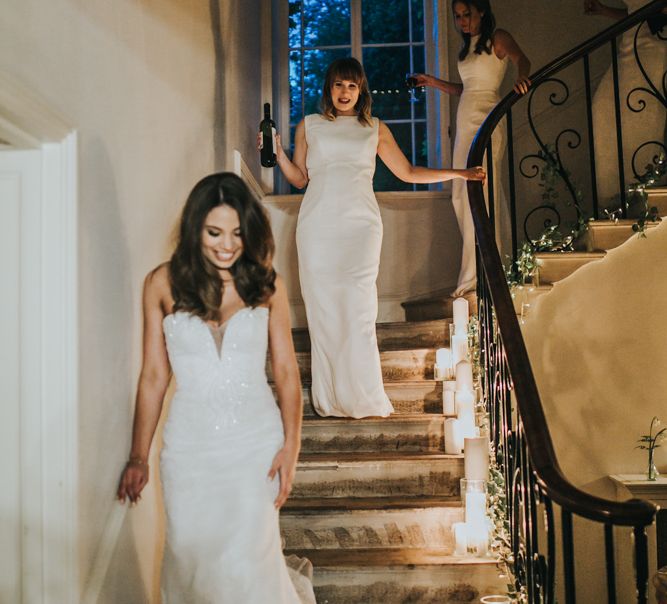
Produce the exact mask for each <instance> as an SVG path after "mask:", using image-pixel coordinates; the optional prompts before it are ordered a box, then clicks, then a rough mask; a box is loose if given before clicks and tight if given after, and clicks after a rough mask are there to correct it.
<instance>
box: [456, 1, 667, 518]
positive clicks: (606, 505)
mask: <svg viewBox="0 0 667 604" xmlns="http://www.w3.org/2000/svg"><path fill="white" fill-rule="evenodd" d="M665 7H667V0H654V2H651V3H650V4H647V5H646V6H645V7H643V8H641V9H640V10H638V11H636V12H634V13H632V14H631V15H629V16H628V17H627V18H625V19H623V20H622V21H619V22H617V23H615V24H614V25H612V26H611V27H609V28H607V29H605V30H604V31H602V32H601V33H600V34H598V35H596V36H595V37H593V38H591V39H590V40H588V41H586V42H584V43H582V44H580V45H578V46H577V47H575V48H574V49H572V50H571V51H569V52H567V53H565V54H563V55H562V56H560V57H558V58H557V59H555V60H554V61H552V62H551V63H549V64H548V65H546V66H545V67H543V68H542V69H540V70H539V71H537V72H536V73H535V74H533V76H532V77H531V81H532V85H533V87H535V86H537V85H539V84H540V83H541V82H543V81H544V80H546V79H547V78H549V77H550V76H552V75H553V74H555V73H557V72H560V71H562V70H563V69H564V68H566V67H568V66H569V65H571V64H572V63H574V62H575V61H577V60H579V59H581V58H582V57H583V56H584V55H586V54H588V53H590V52H591V51H593V50H595V49H597V48H599V47H601V46H603V45H604V44H607V43H609V42H610V41H611V40H612V39H614V38H616V37H617V36H618V35H620V34H622V33H623V32H625V31H627V30H628V29H630V28H631V27H632V26H633V25H637V24H638V23H640V22H642V21H645V20H646V18H647V17H650V16H652V15H654V14H656V13H658V12H660V11H661V10H663V9H665ZM520 98H521V96H520V95H518V94H517V93H515V92H511V93H510V94H508V95H507V96H506V97H504V98H503V99H502V100H501V101H500V102H499V103H498V104H497V105H496V107H495V108H494V109H493V111H492V112H491V113H490V114H489V116H488V117H487V118H486V120H485V121H484V123H483V124H482V126H481V128H480V129H479V131H478V132H477V135H476V137H475V139H474V141H473V144H472V147H471V149H470V153H469V155H468V167H472V166H479V165H482V163H483V158H484V153H485V150H486V148H487V145H488V144H489V142H490V140H491V135H492V133H493V131H494V129H495V127H496V126H497V125H498V123H499V122H500V120H501V119H502V118H503V117H504V116H505V115H507V113H508V112H509V110H510V109H511V107H512V106H513V105H514V104H515V103H516V102H517V101H518V100H519V99H520ZM467 187H468V197H469V202H470V209H471V212H472V218H473V223H474V227H475V234H476V237H477V246H478V249H479V255H480V262H481V265H482V267H483V269H484V274H485V276H486V280H487V288H488V290H489V293H490V297H491V300H492V302H493V305H494V308H495V315H496V319H497V324H498V328H499V330H500V335H501V337H502V342H503V345H504V348H505V354H506V361H507V365H508V367H509V371H510V375H511V379H512V385H513V389H514V392H515V395H516V401H517V407H518V412H519V416H520V418H521V422H522V424H523V427H524V437H525V440H526V443H527V445H528V452H529V456H530V461H531V464H532V469H533V472H534V474H535V477H536V479H537V482H538V483H539V485H540V487H541V489H542V490H543V491H544V493H545V494H546V495H547V496H548V497H550V498H551V500H552V501H554V502H555V503H557V504H558V505H560V506H561V507H562V508H563V509H565V510H567V511H569V512H572V513H574V514H577V515H579V516H582V517H584V518H588V519H590V520H594V521H597V522H602V523H607V524H614V525H621V526H634V527H640V526H641V527H645V526H648V525H649V524H651V523H652V522H653V521H654V519H655V515H656V512H657V507H656V506H655V505H653V504H652V503H649V502H648V501H644V500H638V499H631V500H628V501H625V502H618V501H613V500H608V499H603V498H600V497H596V496H594V495H591V494H589V493H586V492H584V491H582V490H580V489H578V488H577V487H575V486H574V485H573V484H572V483H571V482H570V481H569V480H568V479H567V478H566V477H565V475H564V474H563V472H562V470H561V468H560V466H559V463H558V459H557V457H556V453H555V451H554V447H553V442H552V440H551V435H550V433H549V428H548V426H547V422H546V417H545V414H544V409H543V407H542V403H541V400H540V396H539V393H538V389H537V384H536V382H535V377H534V375H533V371H532V368H531V365H530V360H529V357H528V352H527V350H526V346H525V343H524V340H523V336H522V334H521V330H520V327H519V322H518V319H517V315H516V312H515V310H514V305H513V302H512V298H511V294H510V290H509V287H508V285H507V282H506V279H505V272H504V269H503V265H502V262H501V259H500V254H499V251H498V248H497V246H496V241H495V234H494V228H493V226H492V224H491V221H490V219H489V217H488V214H487V211H486V204H485V200H484V190H483V186H482V184H481V183H479V182H472V181H468V183H467Z"/></svg>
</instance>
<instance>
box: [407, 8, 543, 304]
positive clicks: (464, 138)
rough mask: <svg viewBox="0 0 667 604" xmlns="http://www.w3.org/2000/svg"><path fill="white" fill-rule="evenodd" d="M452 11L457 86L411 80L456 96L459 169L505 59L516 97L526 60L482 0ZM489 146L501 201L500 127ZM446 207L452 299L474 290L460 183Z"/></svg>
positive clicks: (523, 85)
mask: <svg viewBox="0 0 667 604" xmlns="http://www.w3.org/2000/svg"><path fill="white" fill-rule="evenodd" d="M452 12H453V13H454V21H455V23H456V28H457V29H458V30H459V33H460V34H461V37H462V39H463V46H462V47H461V51H460V52H459V61H458V70H459V75H460V77H461V83H458V82H448V81H445V80H441V79H439V78H436V77H434V76H432V75H428V74H415V76H414V77H416V79H417V85H418V86H433V87H434V88H437V89H438V90H442V91H443V92H445V93H447V94H451V95H454V96H459V97H460V99H459V105H458V109H457V112H456V139H455V141H454V153H453V158H452V166H453V167H454V168H465V166H466V164H467V161H468V154H469V153H470V146H471V145H472V141H473V139H474V138H475V135H476V134H477V131H478V130H479V127H480V126H481V125H482V123H483V122H484V120H485V119H486V116H487V115H488V114H489V112H490V111H491V109H493V107H494V106H495V105H496V103H498V101H499V100H500V92H499V91H500V85H501V84H502V82H503V78H504V77H505V72H506V70H507V62H508V60H509V61H511V62H512V63H513V64H514V66H515V67H516V70H517V72H518V76H517V79H516V83H515V85H514V90H515V91H516V92H517V93H519V94H525V93H526V92H528V88H529V86H530V80H529V79H528V75H529V73H530V61H528V58H527V57H526V55H525V54H524V53H523V52H522V51H521V49H520V48H519V46H518V44H517V43H516V42H515V40H514V38H513V37H512V36H511V35H510V33H509V32H507V31H505V30H504V29H496V19H495V17H494V16H493V12H492V11H491V6H490V4H489V2H488V0H469V1H463V0H454V2H452ZM491 146H492V149H493V179H494V193H495V195H494V197H495V199H496V202H498V201H499V200H500V199H501V195H500V191H501V187H500V166H501V159H502V156H503V154H504V149H505V133H504V129H503V128H502V127H498V128H496V129H495V131H494V133H493V137H492V140H491ZM452 203H453V204H454V211H455V212H456V219H457V221H458V224H459V230H460V231H461V237H462V239H463V248H462V252H461V269H460V271H459V276H458V280H457V284H456V289H455V290H454V292H453V294H452V295H453V296H462V295H463V294H465V293H466V292H469V291H472V290H474V289H475V287H476V284H477V268H476V263H475V230H474V227H473V222H472V214H471V213H470V206H469V204H468V190H467V187H466V185H465V182H462V181H454V182H453V183H452ZM497 214H501V212H497Z"/></svg>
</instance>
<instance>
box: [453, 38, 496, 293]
mask: <svg viewBox="0 0 667 604" xmlns="http://www.w3.org/2000/svg"><path fill="white" fill-rule="evenodd" d="M478 39H479V36H472V38H471V41H470V51H469V52H468V55H467V56H466V58H465V59H464V60H463V61H459V62H458V69H459V75H460V77H461V82H462V83H463V94H461V98H460V99H459V106H458V109H457V111H456V139H455V141H454V154H453V157H452V167H453V168H458V169H461V168H465V167H466V164H467V161H468V153H470V146H471V145H472V141H473V139H474V138H475V135H476V134H477V130H479V127H480V126H481V125H482V122H483V121H484V120H485V119H486V116H487V115H488V114H489V113H490V111H491V109H493V107H494V106H495V105H496V103H497V102H498V101H499V100H500V96H499V90H500V85H501V84H502V81H503V78H504V77H505V72H506V71H507V62H508V60H507V57H505V58H504V59H502V60H501V59H499V58H498V57H497V56H496V54H495V52H494V51H493V49H492V50H491V53H490V54H487V53H485V52H482V53H481V54H479V55H478V54H475V52H474V49H475V45H476V44H477V40H478ZM491 146H492V150H493V178H494V189H493V190H494V198H495V209H496V217H497V220H496V225H497V231H498V230H499V227H500V223H501V220H500V219H498V218H500V217H502V205H503V204H502V194H501V192H502V187H501V185H500V176H501V174H500V167H501V164H502V157H503V154H504V152H505V128H504V125H500V126H499V127H498V128H496V130H495V131H494V133H493V137H492V139H491ZM485 167H486V161H485ZM487 169H488V168H487ZM487 200H488V191H487ZM452 203H453V205H454V212H455V213H456V219H457V221H458V224H459V230H460V231H461V237H462V239H463V249H462V252H461V269H460V271H459V277H458V281H457V285H456V290H455V292H454V295H460V294H462V293H465V292H466V291H470V290H472V289H474V288H475V284H476V275H477V270H476V265H475V229H474V226H473V222H472V214H471V213H470V206H469V205H468V189H467V186H466V181H465V180H463V179H461V178H457V179H455V180H453V181H452Z"/></svg>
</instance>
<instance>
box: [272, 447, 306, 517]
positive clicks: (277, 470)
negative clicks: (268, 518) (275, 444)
mask: <svg viewBox="0 0 667 604" xmlns="http://www.w3.org/2000/svg"><path fill="white" fill-rule="evenodd" d="M298 457H299V449H298V448H297V447H292V446H288V445H285V446H284V447H283V448H282V449H280V451H278V453H276V456H275V457H274V458H273V463H272V464H271V469H270V470H269V479H270V480H273V479H274V478H275V477H276V474H278V475H279V476H280V491H279V492H278V497H276V500H275V501H274V502H273V504H274V505H275V506H276V508H278V509H280V508H281V507H282V506H283V504H284V503H285V502H286V501H287V498H288V497H289V494H290V493H291V492H292V483H293V482H294V474H296V460H297V458H298Z"/></svg>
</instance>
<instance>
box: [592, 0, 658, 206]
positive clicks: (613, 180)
mask: <svg viewBox="0 0 667 604" xmlns="http://www.w3.org/2000/svg"><path fill="white" fill-rule="evenodd" d="M624 1H625V4H626V6H627V7H628V11H629V12H630V13H632V12H634V11H636V10H639V9H640V8H641V7H642V6H645V5H646V4H647V2H646V0H624ZM636 31H637V28H636V27H633V28H632V29H630V30H629V31H627V32H625V33H624V34H623V35H622V36H621V38H620V40H619V42H618V47H617V48H618V78H619V92H620V102H621V128H622V131H623V164H624V167H625V170H624V175H625V184H626V186H627V185H629V184H631V183H632V182H634V181H635V177H634V175H633V172H632V154H633V153H634V152H635V151H636V150H637V148H638V147H639V146H640V145H641V144H643V143H645V142H648V141H658V142H661V143H663V144H664V131H665V115H666V112H665V107H664V106H663V105H662V104H661V103H660V102H659V101H658V100H657V99H656V98H654V97H653V96H651V95H650V94H647V93H644V92H640V93H633V94H632V95H631V96H630V104H631V105H632V107H634V108H635V109H637V108H639V106H640V105H641V103H642V102H645V103H646V106H645V107H644V109H643V110H642V111H640V112H634V111H631V110H630V109H628V104H627V99H628V94H629V93H630V91H631V90H633V89H635V88H639V87H642V88H649V86H648V84H647V82H646V80H645V78H644V76H643V75H642V73H641V71H640V69H639V67H638V65H637V61H636V60H635V56H634V36H635V33H636ZM637 51H638V53H639V57H640V59H641V62H642V65H643V67H644V69H645V71H646V74H647V75H648V77H649V78H650V79H651V81H652V82H653V85H654V86H656V87H657V89H658V90H662V82H663V75H664V73H665V69H666V68H667V42H665V41H664V40H660V39H659V38H658V37H657V36H654V35H653V34H651V30H650V29H649V28H648V25H647V24H643V25H642V27H641V30H640V32H639V36H638V38H637ZM615 115H616V110H615V108H614V89H613V73H612V68H611V67H610V68H609V69H608V70H607V72H606V73H605V74H604V76H603V77H602V80H601V81H600V84H599V86H598V87H597V89H596V91H595V95H594V96H593V133H594V140H595V173H596V176H597V178H596V180H597V189H598V200H599V202H600V205H601V207H606V206H607V205H609V202H610V201H611V200H612V199H613V198H615V197H617V196H618V194H619V190H620V189H619V178H618V151H617V143H616V128H615V127H613V128H610V125H611V124H614V123H615V122H614V120H615ZM660 150H661V149H660V147H659V146H657V145H649V146H648V147H646V148H645V149H644V152H643V153H642V152H640V155H639V160H640V161H638V162H637V165H636V168H637V170H638V172H639V174H640V175H641V174H642V173H643V172H644V167H645V165H646V163H647V162H648V161H651V160H652V158H653V156H655V155H657V154H659V152H660Z"/></svg>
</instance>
